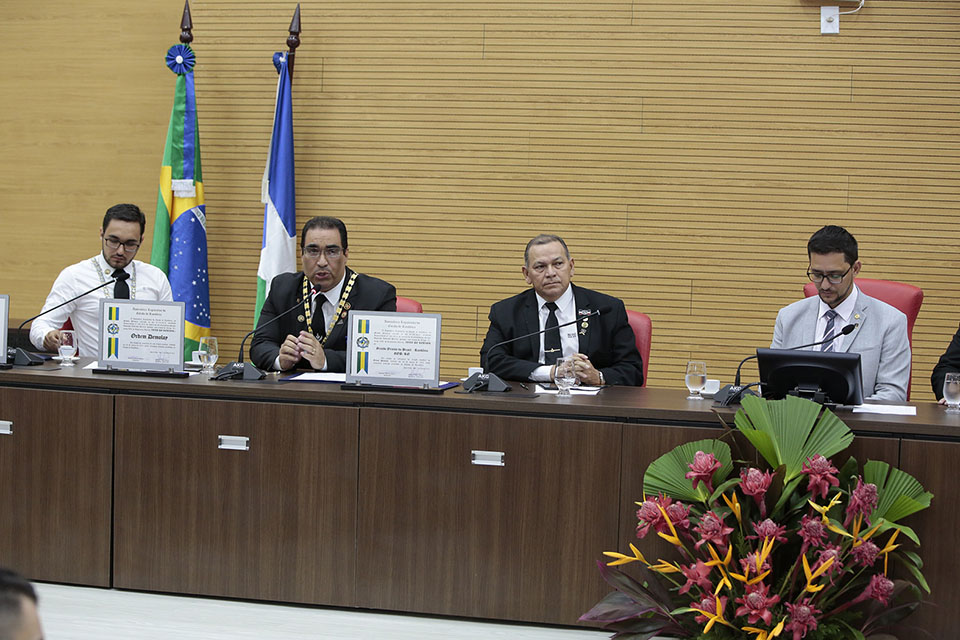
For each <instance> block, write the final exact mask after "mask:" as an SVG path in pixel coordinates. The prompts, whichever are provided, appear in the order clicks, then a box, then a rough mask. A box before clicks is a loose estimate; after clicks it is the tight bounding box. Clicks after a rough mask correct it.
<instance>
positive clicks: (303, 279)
mask: <svg viewBox="0 0 960 640" xmlns="http://www.w3.org/2000/svg"><path fill="white" fill-rule="evenodd" d="M300 252H301V261H302V264H303V271H298V272H297V273H281V274H280V275H278V276H277V277H275V278H274V279H273V280H272V281H271V283H270V291H269V293H268V294H267V298H266V300H264V302H263V308H262V309H261V310H260V321H259V323H258V324H257V326H258V328H259V327H263V329H262V330H259V329H258V330H257V332H256V333H255V334H254V336H253V341H252V342H251V343H250V359H251V360H252V361H253V363H254V364H255V365H257V366H258V367H260V368H261V369H264V370H267V371H270V370H273V371H287V370H290V369H314V370H317V371H330V372H335V373H340V372H343V371H345V370H346V354H347V313H348V312H349V311H350V309H358V310H363V311H396V310H397V290H396V289H395V288H394V286H393V285H392V284H390V283H389V282H385V281H383V280H380V279H379V278H374V277H372V276H368V275H364V274H362V273H357V272H356V271H353V270H351V269H349V268H347V258H348V257H349V251H348V249H347V227H346V226H345V225H344V224H343V222H342V221H341V220H339V219H337V218H331V217H328V216H319V217H316V218H311V219H310V220H308V221H307V223H306V224H305V225H303V231H302V232H301V234H300ZM297 304H299V305H302V306H301V308H300V309H298V310H296V311H293V312H291V313H288V314H287V315H285V316H283V317H282V318H280V319H279V320H277V321H276V322H274V323H272V324H269V325H267V324H266V323H268V322H270V320H272V319H273V318H276V317H277V316H278V315H280V314H283V313H284V312H285V311H287V310H288V309H290V308H291V307H292V306H294V305H297Z"/></svg>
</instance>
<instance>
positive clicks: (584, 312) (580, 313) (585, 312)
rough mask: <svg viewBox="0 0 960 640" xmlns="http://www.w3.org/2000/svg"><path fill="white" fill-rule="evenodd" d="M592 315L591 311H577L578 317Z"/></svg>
mask: <svg viewBox="0 0 960 640" xmlns="http://www.w3.org/2000/svg"><path fill="white" fill-rule="evenodd" d="M592 313H593V311H590V309H577V315H578V316H589V315H590V314H592Z"/></svg>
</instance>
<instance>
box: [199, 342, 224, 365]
mask: <svg viewBox="0 0 960 640" xmlns="http://www.w3.org/2000/svg"><path fill="white" fill-rule="evenodd" d="M218 355H219V351H218V350H217V339H216V338H214V337H213V336H203V337H202V338H200V364H201V365H203V372H204V373H213V365H215V364H216V363H217V357H218Z"/></svg>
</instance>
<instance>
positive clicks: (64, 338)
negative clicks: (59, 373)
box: [58, 329, 77, 367]
mask: <svg viewBox="0 0 960 640" xmlns="http://www.w3.org/2000/svg"><path fill="white" fill-rule="evenodd" d="M58 351H59V352H60V365H61V366H64V367H72V366H73V361H74V356H75V355H77V334H76V333H74V332H73V331H71V330H70V329H64V330H62V331H61V332H60V348H59V350H58Z"/></svg>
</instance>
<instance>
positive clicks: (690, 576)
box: [677, 560, 716, 610]
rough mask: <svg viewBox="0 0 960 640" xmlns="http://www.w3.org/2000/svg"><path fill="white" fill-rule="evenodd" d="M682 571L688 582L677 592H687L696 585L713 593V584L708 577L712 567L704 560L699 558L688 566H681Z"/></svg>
mask: <svg viewBox="0 0 960 640" xmlns="http://www.w3.org/2000/svg"><path fill="white" fill-rule="evenodd" d="M680 571H682V572H683V575H684V577H685V578H686V579H687V583H686V584H685V585H683V586H682V587H680V591H678V592H677V593H681V594H683V593H687V592H688V591H690V589H691V588H692V587H693V586H694V585H696V586H698V587H700V589H702V590H703V591H704V592H705V593H708V594H709V593H713V585H712V584H711V583H710V581H709V580H708V579H707V576H709V575H710V567H708V566H707V565H705V564H704V563H703V561H702V560H697V561H696V562H695V563H694V564H691V565H690V566H688V567H680ZM714 610H716V608H714Z"/></svg>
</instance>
